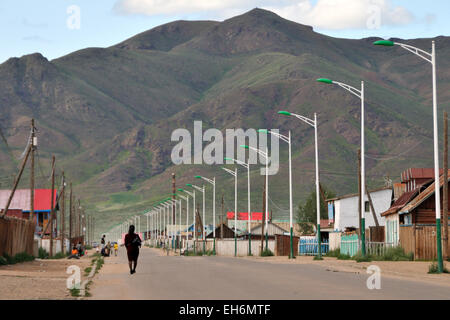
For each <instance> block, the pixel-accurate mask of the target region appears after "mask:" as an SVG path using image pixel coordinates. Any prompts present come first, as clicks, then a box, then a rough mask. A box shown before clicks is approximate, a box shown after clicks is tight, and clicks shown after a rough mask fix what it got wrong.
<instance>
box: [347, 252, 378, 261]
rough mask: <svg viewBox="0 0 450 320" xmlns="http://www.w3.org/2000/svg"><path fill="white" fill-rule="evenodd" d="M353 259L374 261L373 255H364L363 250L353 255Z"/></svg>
mask: <svg viewBox="0 0 450 320" xmlns="http://www.w3.org/2000/svg"><path fill="white" fill-rule="evenodd" d="M352 259H353V260H355V261H356V262H358V263H359V262H370V261H372V259H373V257H372V256H371V255H369V254H366V255H365V256H363V254H362V252H361V251H358V252H357V253H356V254H355V255H354V256H353V257H352Z"/></svg>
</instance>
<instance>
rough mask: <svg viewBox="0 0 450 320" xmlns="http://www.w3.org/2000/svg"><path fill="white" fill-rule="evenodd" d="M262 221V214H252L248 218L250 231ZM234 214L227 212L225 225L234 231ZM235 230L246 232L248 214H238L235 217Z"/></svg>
mask: <svg viewBox="0 0 450 320" xmlns="http://www.w3.org/2000/svg"><path fill="white" fill-rule="evenodd" d="M262 220H263V213H262V212H252V213H251V216H250V229H252V228H254V227H256V226H257V225H259V224H260V223H261V221H262ZM234 223H235V219H234V212H232V211H231V212H227V225H228V226H229V227H230V228H232V229H234ZM236 228H237V229H239V230H246V231H248V212H239V213H238V216H237V217H236Z"/></svg>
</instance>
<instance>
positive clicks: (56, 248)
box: [39, 239, 72, 254]
mask: <svg viewBox="0 0 450 320" xmlns="http://www.w3.org/2000/svg"><path fill="white" fill-rule="evenodd" d="M64 242H65V244H66V245H65V249H66V251H69V250H70V249H72V248H69V247H70V242H69V239H64ZM39 248H44V249H45V251H47V252H49V253H50V239H39ZM59 252H61V240H53V254H56V253H59Z"/></svg>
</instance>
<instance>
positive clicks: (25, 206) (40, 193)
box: [0, 189, 59, 232]
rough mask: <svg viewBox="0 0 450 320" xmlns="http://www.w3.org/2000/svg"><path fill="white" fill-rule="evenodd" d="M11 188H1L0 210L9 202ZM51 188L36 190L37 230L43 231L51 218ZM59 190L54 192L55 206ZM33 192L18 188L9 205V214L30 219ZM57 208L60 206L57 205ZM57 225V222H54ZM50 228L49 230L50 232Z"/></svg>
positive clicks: (35, 217)
mask: <svg viewBox="0 0 450 320" xmlns="http://www.w3.org/2000/svg"><path fill="white" fill-rule="evenodd" d="M10 195H11V190H0V210H4V209H5V207H6V204H7V202H8V199H9V196H10ZM51 198H52V191H51V189H35V190H34V213H35V216H34V221H35V222H36V230H37V232H41V231H42V228H44V227H45V226H46V225H47V223H48V221H49V218H50V211H51V200H52V199H51ZM56 199H57V192H56V190H55V191H54V193H53V206H56ZM30 200H31V192H30V189H18V190H16V192H15V193H14V197H13V199H12V201H11V204H10V206H9V209H8V212H7V214H6V215H7V216H14V217H17V218H22V219H28V218H29V214H30V212H31V202H30ZM55 209H56V210H58V209H59V208H58V207H56V208H55ZM54 225H55V226H56V223H55V224H54ZM49 231H50V230H48V232H49Z"/></svg>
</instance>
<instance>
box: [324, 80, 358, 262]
mask: <svg viewBox="0 0 450 320" xmlns="http://www.w3.org/2000/svg"><path fill="white" fill-rule="evenodd" d="M317 81H318V82H322V83H325V84H335V85H338V86H339V87H341V88H343V89H345V90H347V91H349V92H350V93H351V94H353V95H355V96H357V97H358V98H359V99H360V100H361V190H362V201H361V252H362V255H363V256H365V255H366V219H365V211H366V209H365V207H366V206H365V203H366V201H365V195H366V159H365V151H364V147H365V144H364V141H365V139H364V112H365V111H364V81H361V90H358V89H356V88H354V87H351V86H349V85H347V84H345V83H342V82H337V81H333V80H330V79H324V78H321V79H317ZM316 130H317V129H316Z"/></svg>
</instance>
